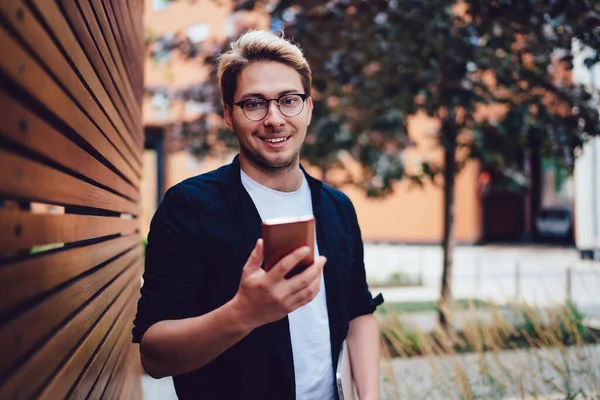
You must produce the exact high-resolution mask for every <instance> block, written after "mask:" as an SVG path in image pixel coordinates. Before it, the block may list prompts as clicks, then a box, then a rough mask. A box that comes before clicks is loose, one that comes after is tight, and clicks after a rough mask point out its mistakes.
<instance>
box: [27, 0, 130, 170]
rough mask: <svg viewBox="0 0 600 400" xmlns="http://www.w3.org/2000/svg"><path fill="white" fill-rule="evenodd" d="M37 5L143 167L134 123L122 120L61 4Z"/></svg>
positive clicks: (51, 2)
mask: <svg viewBox="0 0 600 400" xmlns="http://www.w3.org/2000/svg"><path fill="white" fill-rule="evenodd" d="M33 4H34V6H35V8H36V9H37V10H38V11H39V13H40V15H41V16H42V17H43V19H44V22H45V23H47V24H48V26H49V27H50V29H51V30H52V33H53V34H54V36H55V37H56V38H57V40H58V41H59V43H60V46H61V47H62V48H63V49H64V53H65V54H66V55H67V57H69V58H70V60H71V61H72V63H73V65H74V67H75V69H76V70H77V71H78V72H79V74H80V75H81V78H82V80H83V82H84V83H85V84H86V85H88V86H89V90H90V92H91V93H93V94H94V96H95V97H96V98H97V99H98V102H99V105H101V106H102V108H103V110H104V111H105V114H106V117H107V118H108V119H109V121H110V122H111V123H112V124H113V125H114V128H115V129H116V130H117V131H118V133H119V135H120V136H121V137H122V138H123V139H124V141H125V143H126V144H127V146H128V148H129V150H130V152H131V155H132V156H133V157H134V158H135V161H137V164H138V166H140V165H141V159H140V158H139V151H138V150H139V149H140V148H141V144H140V143H139V142H137V141H135V139H134V137H133V136H131V132H133V131H134V128H133V125H129V126H126V122H127V121H125V120H124V119H122V117H121V114H120V113H119V111H118V110H117V109H116V107H115V105H114V104H113V102H112V100H111V99H110V97H109V95H108V93H107V92H106V90H105V88H104V87H103V86H102V84H101V82H100V80H99V78H98V75H97V74H96V72H95V71H94V69H93V67H92V65H91V63H90V61H89V60H88V58H87V56H86V54H85V52H84V50H83V49H82V48H81V46H80V45H79V43H78V41H77V38H76V37H75V35H74V33H73V31H72V30H71V29H70V27H69V24H68V22H67V21H66V19H65V17H64V15H63V14H62V13H61V11H60V9H59V8H58V5H57V4H56V3H54V2H53V1H40V0H37V1H34V2H33Z"/></svg>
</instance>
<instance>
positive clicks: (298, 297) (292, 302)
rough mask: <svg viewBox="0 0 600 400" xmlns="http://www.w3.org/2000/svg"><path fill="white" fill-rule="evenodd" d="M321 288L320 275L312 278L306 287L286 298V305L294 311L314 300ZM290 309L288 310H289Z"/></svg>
mask: <svg viewBox="0 0 600 400" xmlns="http://www.w3.org/2000/svg"><path fill="white" fill-rule="evenodd" d="M320 290H321V277H319V278H318V279H314V280H313V281H312V282H311V283H310V284H309V285H308V286H307V287H305V288H303V289H301V290H299V291H298V292H296V293H295V294H293V295H291V296H290V297H289V298H288V305H289V309H291V311H294V310H296V309H298V308H300V307H302V306H304V305H306V304H308V303H310V302H311V301H313V300H314V298H315V297H316V296H317V294H319V291H320ZM291 311H290V312H291Z"/></svg>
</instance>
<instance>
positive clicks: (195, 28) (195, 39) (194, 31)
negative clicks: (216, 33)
mask: <svg viewBox="0 0 600 400" xmlns="http://www.w3.org/2000/svg"><path fill="white" fill-rule="evenodd" d="M208 35H210V25H209V24H208V22H200V23H199V24H195V25H192V26H190V27H189V28H188V30H187V36H188V38H189V39H190V41H191V42H192V43H200V42H203V41H205V40H206V39H208Z"/></svg>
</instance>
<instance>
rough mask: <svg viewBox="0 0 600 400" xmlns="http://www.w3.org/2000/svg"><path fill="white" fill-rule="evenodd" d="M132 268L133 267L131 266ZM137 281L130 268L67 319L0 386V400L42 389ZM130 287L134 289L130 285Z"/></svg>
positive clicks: (133, 269)
mask: <svg viewBox="0 0 600 400" xmlns="http://www.w3.org/2000/svg"><path fill="white" fill-rule="evenodd" d="M133 265H135V263H134V264H133ZM136 277H138V271H137V270H136V268H129V269H128V270H127V271H126V272H125V273H123V274H122V275H121V276H119V277H117V279H116V280H115V282H113V283H112V284H110V285H109V286H108V287H107V288H106V289H105V290H103V291H102V292H101V293H100V294H99V295H98V296H96V297H95V298H93V300H92V301H91V302H90V303H89V304H87V305H86V306H85V307H84V308H83V309H82V310H81V311H80V312H78V313H77V314H76V315H75V316H74V317H73V318H72V319H70V320H69V321H68V322H67V323H66V324H65V325H64V326H63V327H62V328H61V329H60V330H59V331H58V332H57V333H56V334H55V335H53V336H52V337H50V339H48V340H47V341H46V342H45V343H44V344H43V346H42V347H41V348H39V349H38V350H37V351H36V352H35V353H34V354H33V355H32V357H30V358H29V359H28V360H27V362H26V363H25V364H24V365H22V366H21V367H19V368H17V369H16V370H15V372H14V373H12V374H11V375H10V377H9V378H8V379H7V380H6V381H5V382H4V383H3V384H2V385H1V386H0V398H2V399H4V398H7V399H14V398H30V397H33V396H35V395H36V393H37V392H38V391H39V390H40V389H41V388H42V385H43V383H44V382H45V381H46V380H47V379H48V378H50V377H51V376H52V373H53V372H54V371H55V370H56V369H57V368H58V366H59V365H61V364H62V362H63V361H64V359H65V357H66V356H68V355H69V354H70V353H71V352H72V351H73V350H74V349H75V347H76V345H77V343H78V342H79V341H80V340H81V338H82V337H85V335H86V334H87V333H88V332H89V330H90V329H92V328H93V327H94V325H95V324H96V322H97V321H98V320H99V319H100V317H101V316H102V314H103V313H104V312H105V311H106V310H107V308H108V307H109V306H110V305H111V304H112V303H113V301H114V300H115V299H116V298H117V297H118V295H119V294H121V292H123V290H124V288H125V287H127V285H128V284H130V283H131V282H133V280H134V279H135V278H136ZM131 286H132V287H133V285H131Z"/></svg>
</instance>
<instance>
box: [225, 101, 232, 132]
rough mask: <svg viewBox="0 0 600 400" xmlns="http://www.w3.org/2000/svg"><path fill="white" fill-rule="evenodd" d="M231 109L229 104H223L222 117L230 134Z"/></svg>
mask: <svg viewBox="0 0 600 400" xmlns="http://www.w3.org/2000/svg"><path fill="white" fill-rule="evenodd" d="M232 113H233V107H232V106H231V105H229V104H224V105H223V116H224V117H225V123H226V124H227V127H228V128H229V130H230V131H231V132H234V130H233V114H232Z"/></svg>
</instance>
